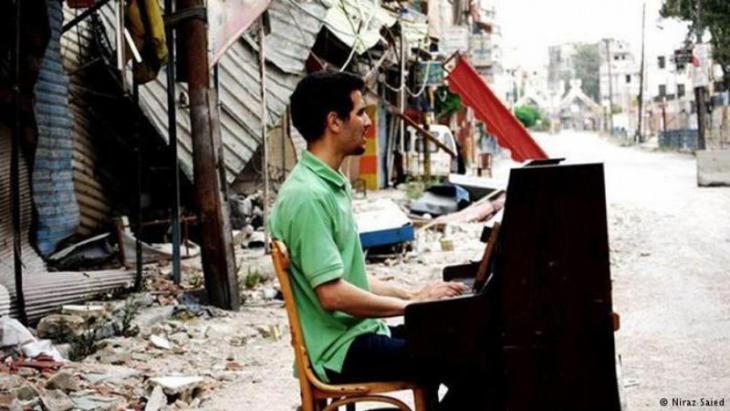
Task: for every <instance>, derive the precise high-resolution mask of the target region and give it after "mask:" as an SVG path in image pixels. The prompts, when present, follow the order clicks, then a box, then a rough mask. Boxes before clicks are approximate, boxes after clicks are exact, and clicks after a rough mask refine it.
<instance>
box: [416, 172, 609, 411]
mask: <svg viewBox="0 0 730 411" xmlns="http://www.w3.org/2000/svg"><path fill="white" fill-rule="evenodd" d="M493 246H494V249H493V250H494V252H493V254H492V255H493V258H491V261H487V262H486V263H487V264H488V267H485V264H482V267H483V270H482V271H484V270H486V274H487V278H488V280H487V281H486V282H484V283H485V285H484V286H482V287H480V288H479V289H478V290H477V291H478V292H477V293H475V294H473V295H468V296H461V297H457V298H453V299H448V300H441V301H434V302H427V303H418V304H412V305H410V306H408V308H407V309H406V313H405V325H406V335H407V344H408V351H409V355H411V356H412V357H413V359H414V360H415V361H417V362H418V363H419V364H424V365H427V366H424V368H425V369H428V370H430V371H432V372H438V373H443V372H462V373H467V374H468V375H469V376H470V378H475V379H478V381H479V386H480V387H482V392H480V393H479V395H478V398H479V400H478V401H475V403H474V404H473V407H471V408H470V409H474V410H481V409H484V410H515V411H519V410H551V411H552V410H555V411H573V410H574V411H585V410H607V411H608V410H610V411H614V410H620V409H621V407H620V400H619V389H618V384H617V378H616V367H615V348H614V337H613V333H614V329H615V327H617V325H616V323H617V317H616V316H615V314H613V310H612V301H611V276H610V271H609V248H608V233H607V222H606V198H605V187H604V175H603V165H602V164H580V165H554V164H547V165H536V166H532V167H524V168H516V169H513V170H512V171H511V174H510V179H509V184H508V188H507V201H506V203H505V208H504V215H503V219H502V223H501V227H500V228H499V235H498V236H497V240H496V242H495V243H494V244H493ZM485 254H486V253H485ZM483 263H484V261H483ZM479 265H480V264H479V263H476V264H472V265H466V266H462V267H459V268H458V269H457V270H453V269H452V270H446V278H445V279H446V280H451V279H453V278H450V276H453V273H454V272H456V273H462V274H463V273H467V274H470V275H471V276H475V275H477V271H479ZM450 273H451V274H450ZM482 274H484V273H482Z"/></svg>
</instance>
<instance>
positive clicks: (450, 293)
mask: <svg viewBox="0 0 730 411" xmlns="http://www.w3.org/2000/svg"><path fill="white" fill-rule="evenodd" d="M370 290H371V291H372V292H373V294H377V295H383V296H388V297H395V298H400V299H401V300H408V301H412V302H416V301H428V300H438V299H441V298H446V297H455V296H457V295H461V294H463V293H464V292H465V291H466V290H467V288H466V286H465V285H464V284H462V283H457V282H452V281H448V282H447V281H434V282H432V283H429V284H426V286H425V287H423V288H421V289H420V290H418V291H409V290H406V289H403V288H400V287H396V286H394V285H391V284H388V283H387V282H385V281H382V280H379V279H378V278H377V277H375V276H374V275H370Z"/></svg>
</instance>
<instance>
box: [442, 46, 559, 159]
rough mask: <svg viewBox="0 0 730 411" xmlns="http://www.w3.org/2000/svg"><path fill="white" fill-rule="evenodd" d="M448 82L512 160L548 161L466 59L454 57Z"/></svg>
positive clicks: (528, 134)
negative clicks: (454, 60) (509, 154)
mask: <svg viewBox="0 0 730 411" xmlns="http://www.w3.org/2000/svg"><path fill="white" fill-rule="evenodd" d="M448 80H449V89H450V90H451V91H452V92H454V93H456V94H458V95H460V96H461V100H462V101H463V102H464V104H466V105H467V106H469V107H471V108H472V109H473V110H474V114H475V116H476V118H478V119H479V120H481V121H483V122H484V123H485V124H486V125H487V128H488V130H487V131H488V132H489V134H491V135H493V136H495V137H496V138H497V143H499V145H500V146H502V147H504V148H507V149H509V150H510V152H511V153H512V159H514V160H515V161H520V162H522V161H525V160H544V159H547V158H548V156H547V154H545V152H544V151H542V148H540V146H539V145H537V143H536V142H535V140H533V139H532V137H531V136H530V133H528V132H527V130H525V128H524V127H523V126H522V123H520V121H519V120H517V119H516V118H515V117H514V116H513V115H512V113H511V112H510V111H509V110H508V109H507V107H505V106H504V105H503V104H502V102H501V101H499V99H498V98H497V96H495V95H494V93H493V92H492V90H491V89H490V88H489V86H488V85H487V82H486V81H485V80H484V79H483V78H482V77H481V76H480V75H479V73H478V72H477V71H476V70H475V69H474V67H472V66H471V64H469V62H468V61H467V60H466V59H465V58H463V57H461V56H458V57H457V62H456V66H455V67H454V69H453V70H452V71H451V73H450V74H449V77H448Z"/></svg>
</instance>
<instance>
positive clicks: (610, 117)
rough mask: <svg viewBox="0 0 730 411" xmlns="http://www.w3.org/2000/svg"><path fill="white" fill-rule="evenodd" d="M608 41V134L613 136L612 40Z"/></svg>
mask: <svg viewBox="0 0 730 411" xmlns="http://www.w3.org/2000/svg"><path fill="white" fill-rule="evenodd" d="M605 41H606V64H607V66H608V125H609V129H608V133H609V134H610V135H613V76H612V74H611V40H610V39H605Z"/></svg>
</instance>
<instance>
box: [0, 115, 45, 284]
mask: <svg viewBox="0 0 730 411" xmlns="http://www.w3.org/2000/svg"><path fill="white" fill-rule="evenodd" d="M11 148H12V144H11V140H10V129H9V128H7V127H5V126H2V125H0V284H1V285H4V286H5V287H6V288H8V289H14V288H15V281H14V278H15V274H14V273H15V267H14V266H13V219H12V215H13V214H12V203H11V201H12V199H11V197H10V155H11ZM32 213H33V209H32V203H31V199H30V179H29V178H28V167H27V166H26V162H25V159H23V158H22V156H21V159H20V218H21V229H20V232H21V233H22V235H23V236H22V238H21V253H22V256H23V265H24V268H23V270H24V272H29V273H45V272H46V268H45V267H46V266H45V263H44V262H43V260H42V259H41V258H40V257H39V256H38V254H37V253H36V252H35V250H34V249H33V247H31V245H30V240H29V234H30V224H31V221H32Z"/></svg>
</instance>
